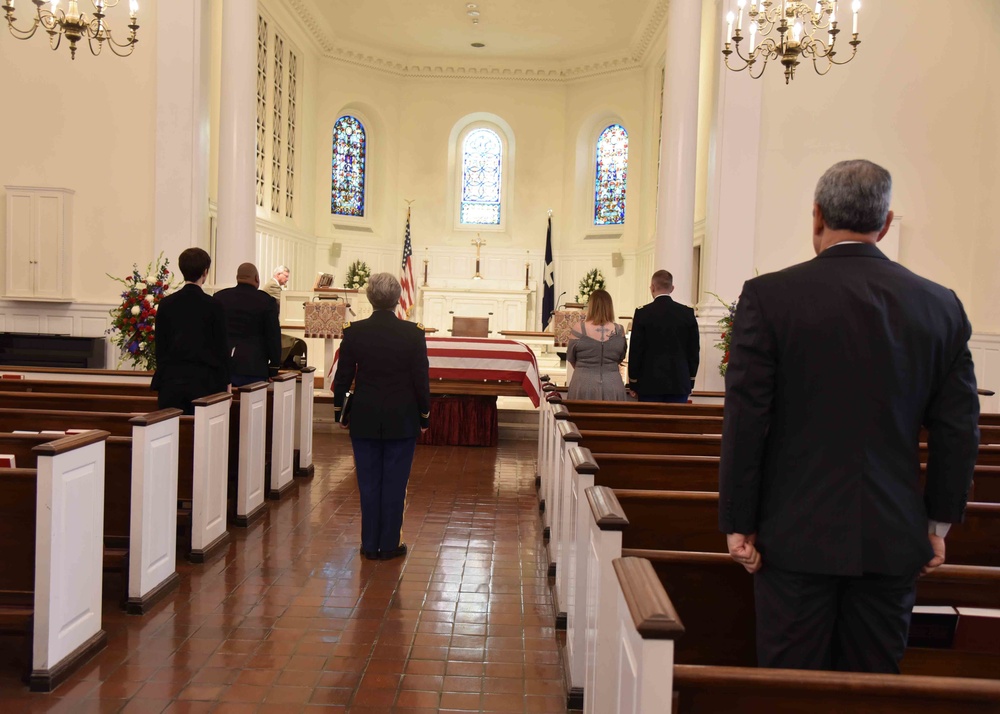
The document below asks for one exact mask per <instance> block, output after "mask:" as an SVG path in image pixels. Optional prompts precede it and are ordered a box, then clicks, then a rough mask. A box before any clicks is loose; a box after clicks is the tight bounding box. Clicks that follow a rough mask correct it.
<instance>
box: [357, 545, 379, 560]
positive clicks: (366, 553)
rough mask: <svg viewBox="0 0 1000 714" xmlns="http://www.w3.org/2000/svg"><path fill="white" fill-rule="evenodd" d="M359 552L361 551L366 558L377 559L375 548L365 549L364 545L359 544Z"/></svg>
mask: <svg viewBox="0 0 1000 714" xmlns="http://www.w3.org/2000/svg"><path fill="white" fill-rule="evenodd" d="M360 552H361V555H363V556H364V557H365V559H366V560H378V559H379V556H378V551H377V550H365V547H364V546H361V548H360Z"/></svg>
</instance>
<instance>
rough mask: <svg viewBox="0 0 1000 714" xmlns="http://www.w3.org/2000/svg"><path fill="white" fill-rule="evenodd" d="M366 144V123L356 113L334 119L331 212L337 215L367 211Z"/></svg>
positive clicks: (351, 214) (356, 214)
mask: <svg viewBox="0 0 1000 714" xmlns="http://www.w3.org/2000/svg"><path fill="white" fill-rule="evenodd" d="M367 148H368V141H367V138H366V136H365V127H364V125H362V123H361V122H360V121H359V120H358V119H357V118H356V117H352V116H349V115H345V116H342V117H340V118H339V119H338V120H337V121H336V123H334V125H333V167H332V171H331V190H330V212H331V213H333V214H335V215H338V216H358V217H362V216H364V215H365V176H366V173H367V172H366V164H365V161H366V159H367Z"/></svg>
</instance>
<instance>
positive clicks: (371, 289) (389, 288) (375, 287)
mask: <svg viewBox="0 0 1000 714" xmlns="http://www.w3.org/2000/svg"><path fill="white" fill-rule="evenodd" d="M365 290H366V291H367V292H368V302H370V303H371V304H372V307H373V308H375V309H376V310H391V309H393V308H395V307H396V305H397V304H399V296H400V295H402V293H403V288H402V286H401V285H400V284H399V281H398V280H396V278H395V276H394V275H393V274H392V273H375V275H373V276H371V277H370V278H368V284H367V285H366V286H365Z"/></svg>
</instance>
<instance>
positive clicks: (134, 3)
mask: <svg viewBox="0 0 1000 714" xmlns="http://www.w3.org/2000/svg"><path fill="white" fill-rule="evenodd" d="M138 14H139V3H138V0H129V1H128V16H129V17H131V18H132V19H133V20H134V19H135V16H136V15H138Z"/></svg>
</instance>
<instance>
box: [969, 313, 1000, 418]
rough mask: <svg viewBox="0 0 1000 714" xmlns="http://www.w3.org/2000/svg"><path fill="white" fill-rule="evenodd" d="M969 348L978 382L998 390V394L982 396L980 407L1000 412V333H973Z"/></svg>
mask: <svg viewBox="0 0 1000 714" xmlns="http://www.w3.org/2000/svg"><path fill="white" fill-rule="evenodd" d="M969 349H970V350H971V351H972V361H973V362H974V363H975V365H976V382H977V383H978V384H979V387H980V388H981V389H991V390H993V391H994V392H997V395H996V396H992V397H980V398H979V408H980V409H981V410H982V411H984V412H989V413H991V414H996V413H997V412H1000V335H997V334H989V333H985V332H984V333H979V334H976V333H973V334H972V339H970V340H969Z"/></svg>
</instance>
